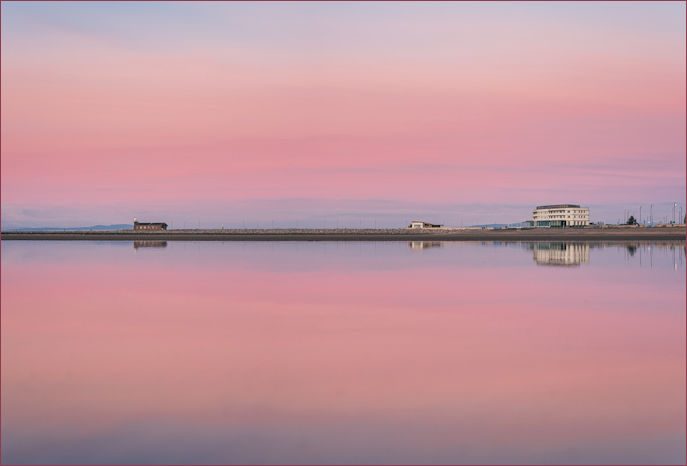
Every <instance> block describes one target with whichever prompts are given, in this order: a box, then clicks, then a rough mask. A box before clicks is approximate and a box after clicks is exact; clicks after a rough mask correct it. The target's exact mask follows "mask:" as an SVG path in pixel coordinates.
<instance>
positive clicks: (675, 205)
mask: <svg viewBox="0 0 687 466" xmlns="http://www.w3.org/2000/svg"><path fill="white" fill-rule="evenodd" d="M675 207H677V202H673V223H675Z"/></svg>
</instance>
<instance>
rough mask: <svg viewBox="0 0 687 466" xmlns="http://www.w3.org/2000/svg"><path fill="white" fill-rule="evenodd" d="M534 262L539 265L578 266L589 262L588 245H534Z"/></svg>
mask: <svg viewBox="0 0 687 466" xmlns="http://www.w3.org/2000/svg"><path fill="white" fill-rule="evenodd" d="M532 250H533V258H534V262H536V263H537V264H541V265H580V264H587V263H588V262H589V244H585V243H534V244H532Z"/></svg>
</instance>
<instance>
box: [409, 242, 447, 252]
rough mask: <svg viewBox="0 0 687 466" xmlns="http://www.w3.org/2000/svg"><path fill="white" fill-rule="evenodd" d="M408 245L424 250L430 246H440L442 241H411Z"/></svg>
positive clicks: (414, 248)
mask: <svg viewBox="0 0 687 466" xmlns="http://www.w3.org/2000/svg"><path fill="white" fill-rule="evenodd" d="M408 246H410V249H413V250H422V249H428V248H440V247H441V242H440V241H409V242H408Z"/></svg>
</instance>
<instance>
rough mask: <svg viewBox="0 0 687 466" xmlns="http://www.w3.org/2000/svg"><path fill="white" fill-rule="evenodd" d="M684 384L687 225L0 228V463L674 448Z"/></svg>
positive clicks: (647, 453) (491, 457) (543, 459)
mask: <svg viewBox="0 0 687 466" xmlns="http://www.w3.org/2000/svg"><path fill="white" fill-rule="evenodd" d="M685 390H686V387H685V243H684V242H676V243H661V244H642V245H639V244H632V245H631V244H629V243H628V244H627V245H606V246H604V245H600V244H596V245H591V246H589V245H582V244H565V243H529V244H528V243H517V244H507V245H506V244H479V243H419V242H418V243H365V242H360V243H356V242H352V243H261V242H253V243H212V242H208V243H205V242H198V243H194V242H187V243H184V242H169V243H155V242H152V243H151V242H137V243H135V244H134V243H132V242H101V243H97V242H30V241H14V242H12V241H4V242H2V461H3V463H5V464H20V463H30V464H41V463H48V464H50V463H52V464H59V463H62V464H83V463H88V464H103V463H105V464H107V463H115V464H124V463H135V464H146V463H150V464H175V463H186V464H189V463H190V464H213V463H243V464H246V463H286V464H293V463H338V464H341V463H414V464H417V463H470V464H477V463H490V464H496V463H549V464H551V463H596V464H599V463H616V464H631V463H639V464H651V463H661V464H669V463H675V464H679V463H682V464H684V463H685Z"/></svg>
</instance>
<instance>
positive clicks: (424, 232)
mask: <svg viewBox="0 0 687 466" xmlns="http://www.w3.org/2000/svg"><path fill="white" fill-rule="evenodd" d="M685 236H686V234H685V226H684V225H680V226H671V227H656V228H643V227H642V228H626V227H606V228H560V229H558V228H533V229H499V230H492V229H462V228H440V229H439V228H438V229H417V230H411V229H408V228H397V229H344V228H337V229H263V230H260V229H241V230H166V231H147V232H142V231H136V232H134V231H133V230H118V231H51V232H22V231H11V232H2V235H1V238H2V240H5V241H7V240H44V241H45V240H60V241H64V240H94V241H118V240H121V241H137V240H153V241H625V240H627V241H641V240H646V241H655V240H685Z"/></svg>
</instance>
